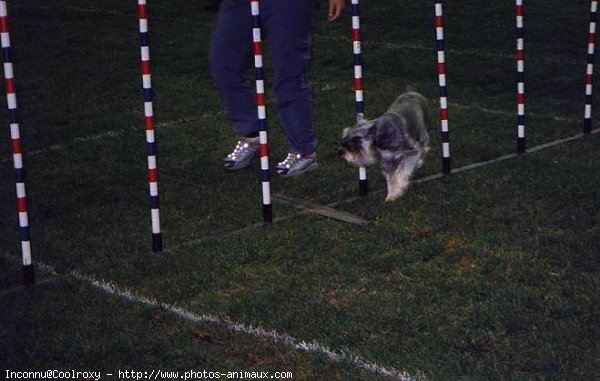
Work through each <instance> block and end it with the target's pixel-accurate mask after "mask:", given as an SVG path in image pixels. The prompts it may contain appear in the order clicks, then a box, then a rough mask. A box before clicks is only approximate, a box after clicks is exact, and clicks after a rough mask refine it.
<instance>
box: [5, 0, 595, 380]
mask: <svg viewBox="0 0 600 381" xmlns="http://www.w3.org/2000/svg"><path fill="white" fill-rule="evenodd" d="M135 6H136V2H135V1H133V0H132V1H128V2H126V1H122V0H104V1H102V2H101V3H99V2H89V3H88V2H80V1H74V0H56V1H53V2H46V1H40V0H20V1H8V10H9V16H10V25H11V41H12V45H13V53H14V59H13V61H14V65H15V76H16V80H17V91H18V92H17V96H18V101H19V110H20V115H21V129H22V131H21V135H22V139H23V145H24V149H25V153H26V155H25V160H26V162H25V165H26V167H27V172H28V179H27V191H28V197H29V203H30V205H29V209H30V211H29V212H30V225H31V229H32V247H33V248H32V250H33V259H34V263H36V265H37V268H38V272H37V280H38V284H37V285H36V286H35V287H28V288H24V287H21V284H22V279H21V274H20V268H19V256H20V245H19V237H18V223H17V216H16V210H15V193H14V182H13V180H12V179H13V176H12V162H11V161H10V160H9V157H10V154H9V153H10V148H9V141H8V139H7V138H8V136H9V135H8V131H6V133H5V134H4V135H3V136H4V137H5V138H3V139H0V152H3V153H4V157H5V158H6V160H2V161H0V176H1V178H2V179H3V181H2V182H0V216H1V218H0V266H1V267H0V268H1V270H0V287H1V288H0V305H1V306H2V307H1V308H0V372H5V370H7V369H10V370H20V371H23V370H45V369H61V370H70V369H74V370H80V371H84V370H90V371H91V370H94V371H102V372H104V373H109V372H113V373H114V372H117V370H119V369H120V370H125V369H130V370H131V369H133V370H137V371H151V370H152V369H162V370H172V371H181V372H183V371H186V370H202V369H206V370H212V371H217V370H218V371H236V370H237V371H239V370H240V369H244V370H247V371H268V372H272V373H274V372H276V371H289V372H292V373H293V375H294V376H293V379H297V380H376V379H394V378H399V375H400V372H407V373H408V374H409V375H410V376H411V377H412V378H413V379H418V378H420V377H423V378H426V379H430V380H451V379H459V380H592V379H598V377H599V375H598V374H599V372H598V369H599V368H600V356H599V353H600V344H599V343H600V309H599V307H598V306H599V305H600V296H599V295H600V208H599V206H600V201H599V200H600V178H599V177H598V173H600V158H599V156H598V152H599V147H600V134H597V133H595V134H591V135H589V136H585V137H582V138H579V139H575V140H573V141H570V142H568V143H564V144H558V145H556V146H553V147H550V148H548V149H545V150H541V151H539V152H534V153H530V154H526V155H522V156H518V157H515V158H512V159H509V160H503V161H499V162H496V163H493V164H490V165H487V166H483V167H480V168H477V169H474V170H471V171H464V172H461V173H456V174H454V175H451V176H445V177H443V178H439V179H434V180H431V181H426V182H425V181H424V182H421V183H418V184H415V185H414V186H413V187H412V188H411V190H410V191H409V192H408V194H407V195H406V196H405V197H403V198H402V199H400V200H399V201H397V202H395V203H393V204H389V203H383V199H384V192H383V189H384V183H383V181H382V179H381V176H380V175H379V173H378V172H379V171H378V170H377V169H376V168H373V169H371V170H370V172H369V174H370V179H371V180H370V182H371V189H372V191H373V192H372V194H371V195H370V196H369V197H368V198H364V199H357V198H356V191H357V189H356V188H357V173H356V171H355V170H354V169H353V168H350V167H349V166H348V165H347V164H345V163H343V162H342V161H341V160H339V159H338V158H337V157H336V156H335V152H334V151H335V145H336V142H337V140H338V139H339V137H340V134H341V130H342V128H343V127H345V126H348V125H350V124H352V122H353V120H354V118H355V116H354V93H353V88H352V85H353V77H352V75H353V67H352V41H351V34H350V25H351V24H350V12H349V9H348V10H347V12H346V15H345V17H344V19H343V20H342V21H341V22H338V23H328V22H326V21H325V19H326V7H325V6H323V7H321V9H320V12H319V22H318V28H317V32H316V35H315V38H314V61H313V68H312V72H311V80H312V84H313V88H314V94H315V100H316V108H317V123H318V136H319V139H320V146H319V149H318V156H319V162H320V163H319V164H320V166H319V170H318V171H316V172H312V173H310V174H307V175H306V176H304V177H302V178H301V179H280V178H274V179H273V182H272V190H273V192H274V193H275V194H277V195H280V197H278V198H275V200H274V214H275V218H276V219H280V220H281V221H280V222H277V223H275V224H272V225H270V226H265V227H263V226H260V224H257V223H259V222H260V221H261V218H262V217H261V213H262V212H261V193H260V181H259V177H258V171H259V167H258V163H256V164H255V165H254V166H253V167H252V169H251V170H248V171H243V172H241V173H235V174H232V173H228V172H225V171H224V170H223V169H222V164H221V159H222V157H223V156H224V155H225V154H226V153H227V151H228V149H230V146H231V144H232V143H233V142H234V140H235V134H234V131H233V129H232V128H231V127H230V126H229V123H228V121H227V119H226V118H225V116H224V114H223V111H222V108H221V106H220V104H219V100H218V95H217V93H216V90H215V88H214V87H213V83H212V81H211V78H210V75H209V71H208V66H207V49H208V44H209V38H210V31H211V26H212V24H213V22H214V17H215V16H214V14H211V13H208V12H203V11H202V6H203V2H201V1H199V0H195V1H183V0H172V1H151V2H149V10H150V31H151V56H152V62H153V87H154V92H155V104H154V111H155V115H156V117H155V118H156V122H157V142H158V145H159V162H158V167H159V172H160V183H159V187H160V193H161V217H162V225H163V234H164V238H165V249H166V250H165V252H164V253H162V254H156V253H152V252H151V251H150V213H149V210H148V209H149V208H148V200H147V199H148V191H147V186H148V185H147V181H146V156H145V137H144V128H143V103H142V102H143V98H142V95H141V92H140V88H141V78H140V70H139V48H138V29H137V28H138V24H137V16H136V7H135ZM525 7H526V9H525V17H526V18H525V25H526V41H525V49H526V60H527V61H526V70H527V74H526V75H527V77H526V81H527V82H526V87H527V139H528V146H529V147H534V146H537V145H541V144H545V143H548V142H552V141H554V140H556V139H561V138H566V137H570V136H573V135H575V134H578V133H579V132H580V131H581V129H582V117H583V103H584V97H583V92H584V82H583V79H584V74H585V56H586V39H587V31H588V17H589V14H588V13H589V2H588V1H583V0H576V1H572V2H570V3H569V5H568V6H567V5H565V4H564V2H562V1H558V0H549V1H540V0H531V1H528V2H526V4H525ZM444 14H445V24H446V25H445V26H446V49H447V50H446V58H447V62H448V93H449V112H450V131H451V152H452V158H453V159H452V160H453V165H454V167H455V168H459V167H462V166H465V165H469V164H472V163H478V162H481V161H486V160H492V159H494V158H497V157H499V156H502V155H505V154H510V153H513V152H514V151H515V150H516V115H515V114H516V102H515V98H516V95H515V93H516V83H515V71H516V64H515V59H514V51H515V46H516V43H515V33H514V24H515V22H514V3H513V2H510V1H502V2H500V1H494V2H479V1H472V0H462V1H452V2H446V3H445V4H444ZM433 16H434V8H433V1H422V0H419V1H408V0H394V1H386V2H375V1H368V0H365V1H363V2H361V17H362V29H363V45H362V46H363V56H364V57H363V59H364V77H365V78H364V85H365V100H366V114H367V117H375V116H377V115H379V114H380V113H382V112H383V111H384V110H385V109H386V108H387V107H388V105H389V104H390V103H391V102H392V101H393V99H394V98H395V97H396V96H397V95H398V93H399V92H401V91H402V90H403V89H404V88H405V87H406V86H407V85H411V86H413V87H416V88H417V89H418V90H419V91H421V92H422V93H424V94H425V95H426V96H428V97H429V98H430V99H432V101H433V102H434V103H436V104H437V99H436V96H437V91H438V89H437V75H436V51H435V33H434V28H433V25H434V20H433V19H434V17H433ZM267 59H268V57H267ZM597 90H598V89H597ZM268 95H269V99H271V100H272V99H273V96H272V94H271V93H269V94H268ZM276 110H277V109H276V104H274V103H271V102H270V103H269V104H268V113H269V128H270V130H269V139H270V144H271V151H272V155H271V159H272V160H271V164H272V165H273V162H274V161H276V160H278V159H280V158H282V157H283V156H284V155H285V153H286V152H287V147H286V144H285V137H284V136H283V134H282V132H281V128H280V126H279V124H278V120H277V113H276ZM0 115H2V121H3V124H4V125H5V126H6V129H7V130H8V123H7V117H6V113H4V114H0ZM0 136H2V135H0ZM431 137H432V150H431V151H430V153H429V156H428V157H427V160H426V162H425V165H424V166H423V167H422V168H421V169H420V170H419V172H418V173H417V175H416V178H421V179H423V178H425V177H427V176H430V175H434V174H436V173H438V172H440V170H441V161H440V159H439V157H440V156H441V155H440V151H441V150H440V139H439V133H438V132H437V131H431ZM284 198H285V199H292V200H300V201H304V202H310V203H313V204H318V205H329V206H332V207H334V208H335V209H336V210H338V211H339V212H345V213H349V214H352V215H354V216H358V217H360V218H362V219H366V220H368V221H369V224H368V225H367V226H356V225H353V224H348V223H345V222H341V221H338V220H335V219H331V218H325V217H323V216H322V215H319V214H315V213H310V212H306V210H302V208H301V207H299V206H298V205H295V203H294V202H289V201H285V202H284V200H283V199H284ZM94 280H96V281H98V282H96V283H95V282H94ZM109 285H112V286H113V288H112V289H110V290H107V289H108V287H107V286H109ZM101 286H104V290H103V289H102V287H101ZM111 290H112V291H111ZM106 291H110V292H106ZM111 292H112V293H111ZM128 292H129V294H128ZM154 300H155V301H157V302H156V304H154V305H149V303H144V301H146V302H148V301H154ZM160 303H163V304H160ZM175 308H180V309H181V310H179V311H180V312H181V311H185V313H179V314H178V313H174V311H175ZM209 320H212V322H210V321H209ZM235 323H239V324H240V326H234V324H235ZM235 327H238V328H239V327H242V328H241V329H236V328H235ZM252 327H254V328H256V327H259V328H261V329H263V330H264V331H260V330H257V329H253V328H252ZM257 332H271V333H272V334H271V335H269V334H262V333H257ZM273 332H275V333H273ZM302 342H307V343H312V346H304V347H303V346H302ZM327 350H331V351H332V353H327ZM374 364H377V367H375V365H374ZM386 371H387V372H388V373H387V374H386ZM110 378H111V377H108V376H107V377H103V379H110ZM222 379H225V378H222ZM288 379H289V378H288Z"/></svg>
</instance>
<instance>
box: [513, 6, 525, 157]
mask: <svg viewBox="0 0 600 381" xmlns="http://www.w3.org/2000/svg"><path fill="white" fill-rule="evenodd" d="M515 16H516V22H517V56H516V57H517V152H518V153H525V44H524V37H525V30H524V25H523V0H516V4H515Z"/></svg>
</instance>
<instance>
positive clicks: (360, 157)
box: [342, 141, 376, 167]
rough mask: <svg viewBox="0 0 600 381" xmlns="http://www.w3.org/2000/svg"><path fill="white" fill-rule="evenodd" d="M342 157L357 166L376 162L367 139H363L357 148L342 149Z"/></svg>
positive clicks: (366, 165) (365, 165)
mask: <svg viewBox="0 0 600 381" xmlns="http://www.w3.org/2000/svg"><path fill="white" fill-rule="evenodd" d="M342 157H343V158H344V160H346V161H347V162H348V163H349V164H351V165H354V166H357V167H368V166H370V165H373V164H375V162H376V159H375V156H374V155H373V150H372V149H371V143H370V142H369V141H363V142H362V146H361V147H360V149H358V150H347V149H346V150H344V155H343V156H342Z"/></svg>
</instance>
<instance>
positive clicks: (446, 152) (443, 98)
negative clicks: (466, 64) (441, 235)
mask: <svg viewBox="0 0 600 381" xmlns="http://www.w3.org/2000/svg"><path fill="white" fill-rule="evenodd" d="M435 33H436V37H437V59H438V79H439V84H440V126H441V131H442V171H443V172H444V173H445V174H449V173H450V172H451V171H452V169H451V163H450V131H449V130H448V97H447V92H446V57H445V54H444V14H443V8H442V0H435Z"/></svg>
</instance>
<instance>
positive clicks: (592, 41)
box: [583, 0, 598, 134]
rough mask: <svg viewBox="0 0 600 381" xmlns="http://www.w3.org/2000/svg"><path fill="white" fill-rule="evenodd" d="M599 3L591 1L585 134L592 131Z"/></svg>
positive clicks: (586, 74) (586, 75)
mask: <svg viewBox="0 0 600 381" xmlns="http://www.w3.org/2000/svg"><path fill="white" fill-rule="evenodd" d="M597 12H598V2H597V1H595V0H592V1H591V5H590V30H589V34H588V52H587V66H586V72H585V115H584V119H583V132H584V133H586V134H589V133H590V132H591V131H592V95H593V84H594V56H595V49H596V20H597V19H598V13H597Z"/></svg>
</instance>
